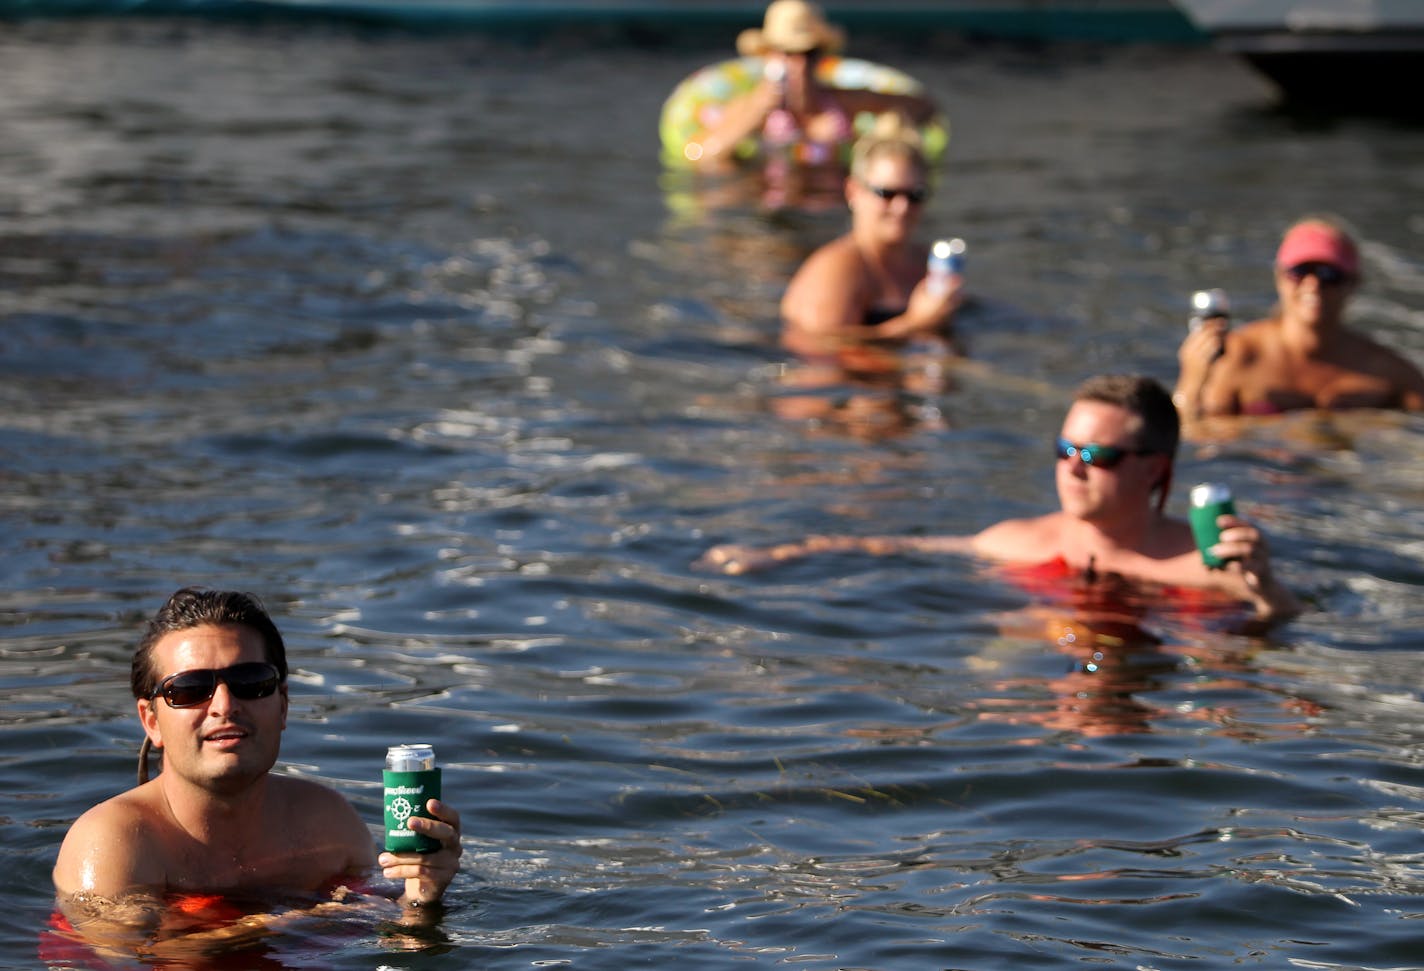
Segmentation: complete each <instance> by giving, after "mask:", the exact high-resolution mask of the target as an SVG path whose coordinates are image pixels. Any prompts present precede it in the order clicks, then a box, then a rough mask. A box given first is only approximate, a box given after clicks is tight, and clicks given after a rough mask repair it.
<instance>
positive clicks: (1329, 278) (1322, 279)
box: [1286, 263, 1350, 287]
mask: <svg viewBox="0 0 1424 971" xmlns="http://www.w3.org/2000/svg"><path fill="white" fill-rule="evenodd" d="M1286 276H1288V277H1290V278H1291V279H1292V280H1294V281H1295V282H1296V283H1299V282H1300V281H1301V280H1304V279H1305V278H1306V277H1308V276H1313V277H1315V279H1316V281H1317V282H1319V284H1320V285H1321V286H1322V287H1333V286H1338V285H1339V284H1341V283H1344V282H1345V281H1346V280H1348V279H1349V278H1350V275H1349V274H1348V273H1346V272H1345V271H1344V270H1342V269H1340V268H1339V267H1338V266H1332V265H1331V264H1329V263H1297V264H1296V265H1295V266H1288V267H1286Z"/></svg>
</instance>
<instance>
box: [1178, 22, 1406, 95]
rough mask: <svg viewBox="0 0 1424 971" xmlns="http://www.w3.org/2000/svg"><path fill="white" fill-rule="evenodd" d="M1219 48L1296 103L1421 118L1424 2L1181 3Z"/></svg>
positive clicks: (1195, 23) (1200, 28)
mask: <svg viewBox="0 0 1424 971" xmlns="http://www.w3.org/2000/svg"><path fill="white" fill-rule="evenodd" d="M1176 2H1177V5H1178V6H1179V7H1181V8H1182V11H1183V12H1184V13H1185V14H1186V15H1187V17H1188V18H1189V19H1190V20H1191V21H1192V23H1193V24H1194V25H1195V26H1196V28H1197V29H1198V30H1200V31H1201V32H1202V33H1204V34H1206V35H1207V36H1208V37H1210V38H1211V40H1212V42H1213V44H1215V46H1216V47H1217V48H1218V49H1220V50H1222V51H1225V52H1227V53H1231V54H1234V55H1237V56H1239V57H1241V58H1243V59H1244V60H1245V61H1247V62H1248V63H1249V64H1251V66H1252V67H1254V68H1255V69H1256V70H1257V71H1259V72H1260V73H1261V74H1263V75H1265V76H1266V77H1267V78H1269V79H1270V80H1271V81H1272V82H1274V83H1275V85H1276V86H1277V87H1278V88H1279V89H1280V91H1281V93H1282V95H1283V96H1284V98H1285V99H1286V100H1287V101H1288V102H1291V103H1293V104H1299V105H1303V106H1310V107H1316V108H1322V109H1327V110H1347V111H1352V112H1360V113H1381V114H1410V115H1424V106H1421V99H1420V98H1419V97H1418V95H1417V94H1416V93H1415V90H1414V84H1415V83H1417V79H1418V77H1419V72H1420V69H1421V68H1424V2H1421V0H1176Z"/></svg>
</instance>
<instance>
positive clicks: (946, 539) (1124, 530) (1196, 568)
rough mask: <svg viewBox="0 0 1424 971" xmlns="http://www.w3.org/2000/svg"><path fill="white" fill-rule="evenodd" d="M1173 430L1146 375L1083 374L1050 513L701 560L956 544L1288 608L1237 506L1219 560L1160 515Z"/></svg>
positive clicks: (726, 567) (1167, 407)
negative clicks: (1207, 558)
mask: <svg viewBox="0 0 1424 971" xmlns="http://www.w3.org/2000/svg"><path fill="white" fill-rule="evenodd" d="M1179 435H1180V424H1179V420H1178V417H1177V411H1176V409H1175V407H1174V406H1173V404H1172V399H1171V398H1170V397H1169V396H1168V394H1167V392H1166V390H1165V389H1164V388H1163V387H1162V386H1161V385H1160V384H1158V383H1157V382H1156V381H1154V380H1153V379H1151V378H1146V377H1136V376H1132V375H1109V376H1104V377H1097V378H1092V379H1090V380H1088V381H1087V382H1085V383H1084V384H1083V385H1081V386H1080V387H1079V388H1078V390H1077V392H1076V393H1075V394H1074V396H1073V404H1072V406H1071V407H1070V408H1069V409H1068V414H1067V415H1066V416H1065V418H1064V419H1063V426H1062V431H1061V432H1060V433H1059V438H1058V443H1057V454H1058V461H1057V465H1056V472H1055V476H1056V482H1057V486H1058V501H1059V506H1060V508H1059V510H1058V511H1057V512H1051V513H1047V514H1046V515H1043V516H1037V517H1033V518H1030V519H1009V520H1005V521H1003V522H1000V523H997V524H995V525H993V526H990V527H988V528H987V529H984V530H983V531H981V532H979V533H976V534H974V535H973V536H812V537H809V538H808V539H806V540H803V541H801V542H796V543H787V544H784V545H781V546H774V547H770V548H767V549H757V548H752V547H746V546H738V545H729V546H718V547H714V548H713V549H711V550H709V551H708V553H707V554H706V555H705V556H704V557H703V558H702V560H701V562H702V563H703V564H705V565H709V566H713V567H715V568H718V569H720V570H722V571H723V572H726V573H733V574H736V573H744V572H747V571H748V570H753V569H758V568H762V567H766V566H770V565H772V564H775V563H778V562H782V561H785V560H790V559H796V558H799V557H802V556H806V555H809V554H812V553H830V552H863V553H874V554H885V553H902V552H922V553H958V554H967V555H973V556H979V557H983V558H984V559H988V560H995V561H999V562H1002V563H1014V564H1021V565H1027V564H1035V565H1036V564H1050V565H1057V566H1059V567H1061V568H1062V570H1063V571H1064V572H1066V573H1070V574H1072V573H1076V574H1079V575H1086V576H1088V577H1096V576H1106V575H1118V576H1122V577H1126V578H1130V579H1134V580H1139V581H1145V582H1148V583H1154V584H1160V585H1164V586H1177V587H1193V588H1199V589H1208V590H1217V591H1220V592H1221V593H1223V594H1225V595H1228V596H1230V597H1232V598H1235V599H1237V600H1240V601H1243V602H1245V603H1247V604H1249V605H1250V606H1251V608H1252V610H1253V612H1254V613H1255V616H1256V618H1257V619H1259V620H1261V621H1265V622H1272V621H1278V620H1283V619H1286V618H1289V617H1292V616H1294V615H1295V614H1297V613H1299V612H1300V604H1299V602H1298V601H1297V600H1296V598H1295V596H1294V595H1293V594H1292V593H1291V592H1290V591H1289V590H1287V589H1286V588H1285V587H1284V586H1283V585H1282V584H1281V583H1280V582H1279V581H1278V580H1277V579H1276V577H1275V575H1274V573H1273V572H1272V571H1271V564H1270V557H1269V556H1268V554H1267V551H1266V542H1265V537H1264V536H1263V535H1262V534H1261V531H1260V530H1259V529H1257V528H1256V527H1255V526H1253V525H1251V524H1250V523H1249V522H1247V521H1246V520H1244V519H1242V518H1240V517H1239V516H1232V515H1225V516H1222V517H1220V518H1219V519H1218V521H1217V524H1218V526H1220V528H1221V538H1220V541H1219V542H1218V543H1217V544H1216V545H1215V546H1214V547H1213V548H1212V552H1214V553H1215V554H1216V555H1217V556H1219V557H1221V558H1222V559H1225V560H1228V561H1230V562H1228V563H1227V565H1226V566H1225V567H1224V568H1223V569H1220V570H1209V569H1207V567H1206V566H1205V565H1204V564H1203V562H1202V557H1201V554H1200V553H1199V552H1198V550H1197V548H1196V543H1195V541H1194V540H1193V538H1192V531H1191V527H1190V526H1189V525H1188V524H1187V523H1186V522H1184V521H1182V520H1180V519H1173V518H1171V517H1169V516H1167V515H1165V513H1164V512H1163V510H1164V508H1165V506H1166V501H1167V494H1168V493H1169V491H1170V490H1171V486H1172V466H1173V462H1174V461H1175V457H1176V451H1177V441H1178V437H1179Z"/></svg>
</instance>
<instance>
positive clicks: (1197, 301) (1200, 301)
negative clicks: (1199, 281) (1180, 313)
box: [1187, 290, 1231, 330]
mask: <svg viewBox="0 0 1424 971" xmlns="http://www.w3.org/2000/svg"><path fill="white" fill-rule="evenodd" d="M1214 317H1223V318H1225V319H1227V320H1230V319H1231V300H1230V299H1229V298H1228V297H1227V296H1226V291H1225V290H1198V291H1197V292H1196V293H1194V294H1192V315H1191V317H1189V318H1188V320H1187V326H1188V327H1189V328H1191V329H1192V330H1196V329H1197V328H1198V327H1200V326H1201V325H1202V324H1204V323H1206V322H1207V321H1208V320H1211V319H1212V318H1214Z"/></svg>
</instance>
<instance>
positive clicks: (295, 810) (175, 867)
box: [54, 587, 461, 943]
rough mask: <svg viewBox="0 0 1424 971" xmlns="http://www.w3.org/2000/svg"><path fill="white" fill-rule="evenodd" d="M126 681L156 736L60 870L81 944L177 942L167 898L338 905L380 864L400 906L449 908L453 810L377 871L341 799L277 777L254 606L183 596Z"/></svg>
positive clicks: (384, 858)
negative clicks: (157, 760) (317, 898)
mask: <svg viewBox="0 0 1424 971" xmlns="http://www.w3.org/2000/svg"><path fill="white" fill-rule="evenodd" d="M130 680H131V684H132V687H133V693H134V698H135V699H136V700H137V705H138V717H139V721H140V722H141V723H142V725H143V730H144V733H145V736H146V738H145V742H144V746H143V752H142V754H141V755H140V759H139V765H140V767H139V784H138V785H137V786H136V787H134V788H132V789H130V790H128V791H127V792H123V793H120V794H119V795H117V796H114V797H113V798H111V799H108V800H106V801H105V802H102V803H100V804H99V805H97V806H95V807H93V808H92V809H90V810H89V811H88V812H86V813H84V814H83V815H82V816H80V817H79V819H77V820H76V821H75V823H74V825H73V826H72V827H71V828H70V830H69V833H68V835H66V836H65V839H64V844H63V845H62V846H61V847H60V851H59V859H58V861H57V862H56V864H55V868H54V884H55V888H56V890H57V891H58V893H59V903H60V907H61V909H62V911H63V912H64V914H65V916H66V917H67V918H68V919H69V920H70V922H71V923H72V924H73V925H74V926H75V928H76V929H78V930H80V931H82V932H85V933H86V935H90V934H93V935H94V936H95V937H96V938H97V939H99V940H101V941H105V942H108V943H121V942H123V941H125V940H132V939H133V937H132V935H133V932H140V933H142V934H143V936H145V937H147V936H148V935H154V936H155V937H157V938H162V937H165V936H169V935H171V934H173V933H174V931H175V927H174V924H175V920H174V918H175V917H181V916H182V915H181V914H179V915H175V914H172V913H167V912H166V911H169V910H170V908H168V907H166V906H165V903H166V901H165V897H167V898H168V899H169V900H171V899H172V898H173V896H175V895H187V898H188V899H192V898H194V897H197V898H202V897H204V895H221V894H247V895H252V894H261V893H268V892H284V891H285V892H289V893H291V892H295V893H298V894H302V895H324V896H326V897H327V899H337V900H339V899H342V898H343V897H344V896H345V895H346V894H347V893H349V890H347V889H345V887H344V884H345V883H346V882H350V883H355V882H356V881H357V880H358V879H359V877H360V876H361V875H362V874H363V873H365V872H367V871H369V870H370V869H371V868H372V867H373V866H375V865H377V864H379V866H380V867H381V869H382V872H383V873H384V875H385V876H386V877H387V878H389V879H393V880H403V881H404V894H403V895H402V896H401V900H400V902H401V904H402V905H404V906H405V907H407V908H420V907H423V906H425V905H430V904H434V903H436V902H437V901H439V900H440V898H441V896H442V895H443V894H444V892H445V888H446V887H447V886H448V885H449V884H450V881H451V880H452V879H453V878H454V876H455V873H456V871H457V870H458V868H459V863H460V853H461V847H460V815H459V813H458V812H456V811H455V810H454V809H453V808H451V807H450V806H447V805H446V804H444V803H443V802H441V801H439V800H435V799H432V800H430V801H429V803H428V804H427V807H426V808H427V810H428V811H429V812H430V813H431V815H432V816H433V817H434V818H433V819H425V818H421V817H417V816H412V817H410V819H409V821H408V825H409V827H410V828H411V829H412V830H415V831H416V832H419V833H422V834H424V835H426V836H430V837H433V838H434V839H436V840H438V841H439V843H440V848H439V849H438V850H436V851H435V852H432V853H427V854H420V853H382V854H381V855H380V857H379V859H378V858H377V856H376V853H375V848H374V845H373V840H372V837H371V833H370V831H369V830H368V829H367V828H366V825H365V824H364V823H363V822H362V821H361V819H360V817H358V816H357V814H356V811H355V810H354V809H353V808H352V806H351V804H350V803H348V802H347V801H346V799H345V798H343V797H342V796H341V795H340V794H339V793H337V792H335V791H333V790H331V789H328V788H327V787H325V786H323V785H319V784H317V783H315V782H311V781H308V780H305V779H299V778H295V777H292V776H286V775H276V774H273V773H272V771H271V769H272V766H273V765H274V764H275V762H276V760H277V750H278V746H279V745H280V743H281V737H282V731H283V729H284V728H285V727H286V724H287V705H288V697H287V652H286V647H285V645H284V644H283V641H282V635H281V634H280V633H279V632H278V631H277V628H276V625H275V624H273V622H272V620H271V618H270V617H269V616H268V615H267V612H266V611H265V610H264V609H263V608H262V606H261V604H260V603H258V602H257V600H256V599H255V598H253V597H251V596H249V595H247V594H242V593H231V592H224V591H213V590H203V589H198V588H192V587H189V588H185V589H182V590H179V591H178V592H177V593H175V594H173V596H172V597H170V598H169V600H168V602H167V603H166V604H164V605H163V607H162V608H161V609H160V610H159V611H158V613H157V614H156V615H155V616H154V617H153V619H152V620H151V621H150V622H149V624H148V629H147V630H146V632H145V633H144V635H143V638H142V639H141V640H140V641H139V644H138V647H137V649H136V650H135V651H134V656H133V663H132V671H131V676H130ZM150 747H151V748H153V749H157V750H159V751H160V752H161V753H162V763H163V764H162V771H161V772H160V773H159V775H158V776H157V778H155V779H153V780H152V781H145V780H146V779H147V776H148V772H147V758H148V752H149V749H150ZM208 899H221V898H220V897H211V896H210V897H209V898H208ZM416 913H418V911H417V912H416ZM407 914H408V915H413V914H412V912H411V911H407ZM263 916H266V917H276V916H277V915H260V916H257V917H248V918H245V920H246V921H247V925H248V927H249V928H257V929H260V925H262V924H263V923H264V921H263ZM96 932H97V933H96ZM230 936H231V935H230Z"/></svg>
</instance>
